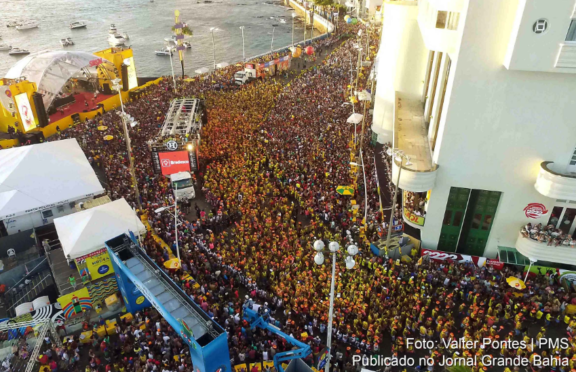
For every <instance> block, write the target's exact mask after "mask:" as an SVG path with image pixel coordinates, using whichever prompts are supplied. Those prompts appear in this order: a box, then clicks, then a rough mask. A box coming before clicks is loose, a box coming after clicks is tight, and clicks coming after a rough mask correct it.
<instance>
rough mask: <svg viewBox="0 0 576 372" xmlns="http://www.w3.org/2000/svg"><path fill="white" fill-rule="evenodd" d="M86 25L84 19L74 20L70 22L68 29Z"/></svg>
mask: <svg viewBox="0 0 576 372" xmlns="http://www.w3.org/2000/svg"><path fill="white" fill-rule="evenodd" d="M85 27H86V22H84V21H76V22H72V23H70V29H71V30H74V29H77V28H85Z"/></svg>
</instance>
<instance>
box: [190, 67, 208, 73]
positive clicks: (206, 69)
mask: <svg viewBox="0 0 576 372" xmlns="http://www.w3.org/2000/svg"><path fill="white" fill-rule="evenodd" d="M194 72H195V73H197V74H198V75H202V74H205V73H207V72H210V69H209V68H208V67H201V68H199V69H198V70H196V71H194Z"/></svg>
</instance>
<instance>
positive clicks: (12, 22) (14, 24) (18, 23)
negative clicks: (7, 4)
mask: <svg viewBox="0 0 576 372" xmlns="http://www.w3.org/2000/svg"><path fill="white" fill-rule="evenodd" d="M21 24H22V22H18V21H10V22H8V23H7V24H6V27H17V26H20V25H21Z"/></svg>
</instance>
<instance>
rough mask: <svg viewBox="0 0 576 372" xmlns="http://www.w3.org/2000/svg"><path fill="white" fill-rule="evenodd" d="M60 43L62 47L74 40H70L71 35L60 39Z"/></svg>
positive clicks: (71, 43) (72, 43)
mask: <svg viewBox="0 0 576 372" xmlns="http://www.w3.org/2000/svg"><path fill="white" fill-rule="evenodd" d="M60 44H62V46H63V47H67V46H70V45H74V42H73V41H72V38H71V37H67V38H65V39H60Z"/></svg>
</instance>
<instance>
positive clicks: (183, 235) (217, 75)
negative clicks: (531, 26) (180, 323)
mask: <svg viewBox="0 0 576 372" xmlns="http://www.w3.org/2000/svg"><path fill="white" fill-rule="evenodd" d="M360 29H362V30H363V33H362V35H363V36H362V37H360V38H359V37H358V36H357V35H358V30H360ZM378 32H379V31H378V30H377V29H375V28H372V29H367V27H366V26H364V25H363V24H358V25H345V26H342V27H341V32H340V33H338V34H333V35H330V36H329V37H327V38H325V39H322V40H320V41H317V42H315V43H314V44H312V45H313V46H314V47H315V48H316V54H315V59H316V60H315V61H314V60H312V59H311V60H309V61H308V64H306V63H302V64H301V66H302V67H303V69H302V70H299V71H294V70H291V71H290V73H287V74H285V76H284V79H280V78H278V79H276V78H266V79H258V80H256V81H254V82H252V83H250V84H247V85H243V86H241V87H238V86H236V85H234V84H233V83H232V82H231V79H232V76H233V74H234V72H235V71H236V70H237V69H238V67H235V66H231V67H228V68H226V69H222V70H220V71H216V72H214V73H212V74H211V75H209V76H207V77H197V78H195V79H193V80H192V79H177V85H176V89H174V87H173V82H172V80H171V79H169V78H165V79H164V80H162V81H160V82H159V83H158V84H152V85H150V86H148V87H146V88H142V89H141V90H140V92H139V94H138V98H136V99H133V100H131V101H130V102H128V103H127V104H126V105H125V110H126V112H127V113H128V114H129V115H131V116H133V117H134V118H135V119H136V120H137V121H138V123H139V124H138V125H137V126H136V127H134V128H131V129H130V137H131V142H132V151H133V153H132V154H133V157H134V164H135V173H136V179H137V182H138V188H139V192H140V197H141V200H140V203H141V205H142V210H140V211H139V214H141V215H145V216H147V218H148V220H149V222H150V225H151V227H152V230H151V231H149V232H148V234H147V236H146V237H144V239H143V245H144V248H145V249H146V252H147V253H148V255H149V256H150V257H151V258H153V259H155V260H156V262H157V263H158V265H159V266H160V267H164V266H163V263H164V262H165V261H167V260H168V259H169V258H170V257H171V255H174V254H175V252H171V251H169V249H171V250H175V246H176V244H175V235H176V234H175V231H174V228H175V227H174V218H173V216H170V215H168V214H160V213H155V210H156V209H158V208H160V207H164V206H169V205H172V204H173V203H174V199H173V192H172V190H171V188H170V184H169V182H168V180H167V179H166V178H165V177H163V176H161V175H157V174H154V170H153V166H152V158H151V154H150V151H149V149H148V146H147V143H148V142H149V141H150V140H152V139H153V138H154V137H155V136H156V135H157V133H158V130H159V128H160V127H161V125H162V123H163V121H164V119H165V117H164V115H165V114H166V112H167V111H168V108H169V105H170V101H171V100H172V99H174V98H178V97H198V98H202V99H203V100H205V107H206V110H207V115H206V117H207V122H206V123H205V125H204V127H203V129H202V141H201V147H200V151H199V157H200V170H199V171H198V172H197V173H196V174H195V182H196V187H197V191H200V190H201V191H202V193H201V194H202V195H203V196H202V195H199V196H198V197H199V198H202V197H204V198H205V201H206V203H207V205H209V207H202V206H198V204H202V203H194V201H192V204H194V206H193V207H192V208H190V209H191V211H190V213H184V211H182V210H181V211H180V214H181V216H180V217H181V218H182V220H184V223H183V224H181V225H180V226H178V227H177V228H178V234H177V235H178V243H179V244H178V245H179V247H180V254H181V259H182V265H181V268H180V269H177V270H169V274H170V276H171V277H173V278H174V281H175V282H177V283H179V284H181V286H182V288H183V290H184V291H185V292H186V294H188V295H189V296H190V298H192V300H193V301H195V302H196V303H197V304H198V305H199V306H200V307H201V308H202V309H203V310H204V311H205V312H206V313H207V314H208V315H209V316H211V317H213V319H214V320H216V321H217V322H218V323H219V324H221V325H222V326H223V327H224V328H225V329H226V331H227V332H228V342H229V347H230V358H231V364H232V366H235V365H242V364H245V368H246V370H248V368H249V367H247V366H248V364H247V363H251V362H261V361H267V360H273V357H274V355H275V354H277V353H279V352H283V351H287V350H290V349H291V348H292V345H290V344H289V343H287V342H286V340H284V339H283V338H281V337H278V336H276V335H273V334H271V333H269V332H264V331H261V330H258V329H256V330H252V329H250V327H249V326H248V324H247V323H246V322H245V321H243V319H242V306H243V304H245V303H246V302H248V303H251V304H252V303H257V304H260V305H262V306H263V309H265V310H267V311H269V312H270V315H271V321H272V322H273V323H275V324H276V325H278V326H279V328H281V329H282V330H283V331H284V332H285V333H287V334H290V335H292V336H293V337H295V338H298V339H301V340H303V341H304V342H306V343H309V344H310V345H311V348H312V353H311V354H310V355H308V356H306V357H305V358H304V361H306V362H307V363H308V364H309V365H314V366H316V365H317V362H318V357H320V356H321V355H322V353H323V350H324V348H325V346H326V333H327V332H328V324H327V323H328V313H329V292H330V281H331V265H330V263H331V262H329V261H330V259H327V260H326V261H327V262H326V264H324V265H316V264H315V262H314V259H313V257H314V255H315V253H316V252H315V251H314V249H313V248H312V246H313V244H314V242H315V241H317V240H322V241H323V242H325V244H326V246H328V243H329V242H336V243H338V245H339V247H340V249H341V250H342V252H344V250H346V249H347V247H349V246H350V245H355V246H357V247H358V249H359V254H358V255H357V256H355V257H354V260H355V263H356V265H355V267H354V268H353V269H351V270H348V269H346V266H345V264H344V258H343V257H338V259H337V261H336V283H335V286H336V287H335V293H336V294H337V295H336V296H335V299H334V320H333V325H332V326H333V328H332V332H333V337H332V342H333V348H332V355H333V357H332V360H331V369H332V370H333V371H355V370H358V369H357V368H358V364H355V365H353V364H352V362H353V357H354V356H363V355H385V356H387V357H392V358H400V357H402V356H406V355H408V356H411V355H416V356H428V357H429V358H430V359H428V360H430V361H433V362H432V363H431V364H432V365H423V364H418V363H417V365H414V366H411V367H409V368H416V367H418V368H421V369H428V370H434V371H438V370H443V368H444V367H443V366H441V365H440V362H441V360H442V357H443V356H449V357H452V358H454V359H459V358H466V357H474V356H476V357H477V359H476V361H475V363H474V364H473V365H472V366H471V369H472V370H473V371H479V370H486V369H489V368H492V366H491V365H490V360H491V359H490V358H484V356H485V355H491V356H493V357H494V359H497V358H503V357H507V358H512V357H515V356H524V357H526V358H530V360H531V362H532V363H533V370H543V371H548V370H550V367H543V368H540V367H538V366H535V362H534V361H535V360H537V359H538V358H541V357H550V358H566V361H567V362H566V363H568V366H567V367H563V369H562V371H569V370H571V369H573V368H576V362H575V361H576V341H573V339H572V337H571V336H572V333H573V332H574V330H576V328H575V326H576V320H575V318H573V317H571V316H570V315H568V310H569V308H570V307H569V305H576V297H574V295H573V293H572V291H571V288H570V287H569V286H563V285H561V284H560V282H559V281H558V276H557V275H556V273H555V272H547V273H542V275H537V276H534V275H533V276H531V277H529V278H528V280H527V283H526V286H527V288H526V289H524V290H518V289H515V288H513V287H511V286H510V285H509V284H508V280H509V279H510V278H511V277H519V278H523V276H522V275H523V274H522V273H521V272H520V273H519V272H517V270H516V268H514V267H508V266H506V267H504V268H503V269H501V270H497V269H495V268H494V267H492V266H484V267H477V266H475V265H474V263H473V262H454V261H450V260H448V261H442V262H440V261H434V260H431V259H428V258H426V257H425V258H423V259H420V257H418V255H417V250H413V252H412V254H411V255H410V256H407V257H403V258H402V260H400V259H399V260H392V259H387V257H376V256H375V255H373V253H372V252H371V250H370V243H371V242H374V241H375V240H377V239H378V237H379V234H378V232H379V230H381V229H384V228H385V226H384V225H383V222H384V221H386V220H387V219H386V216H385V215H383V214H382V213H381V208H380V207H381V205H380V203H381V202H380V198H379V195H378V192H377V189H378V187H377V186H378V185H377V181H376V177H375V169H374V167H375V161H374V158H375V156H384V155H382V154H380V153H378V152H376V151H375V147H374V146H373V145H371V144H370V139H371V132H370V130H369V128H370V126H371V124H372V123H371V117H370V115H369V114H368V113H367V114H366V115H367V117H366V118H365V120H366V121H365V123H364V125H362V126H358V132H357V133H354V127H353V126H351V125H350V124H347V123H346V120H347V118H348V117H349V116H350V115H351V113H352V108H351V105H350V104H348V103H349V102H351V100H350V97H351V96H353V95H354V94H353V92H354V91H362V90H364V89H370V85H371V83H372V82H371V81H369V80H368V77H369V73H370V69H369V68H368V67H364V68H362V69H361V70H360V71H358V74H357V75H356V74H353V76H352V77H351V69H354V68H356V66H354V64H355V61H357V60H358V54H357V53H358V48H356V47H355V44H360V45H366V35H367V34H370V40H369V44H368V45H369V47H368V48H367V50H364V52H363V53H364V54H363V59H366V60H368V61H373V59H374V57H375V55H376V52H377V47H378V43H379V38H378V37H377V36H376V35H377V34H378ZM292 63H296V62H295V61H293V62H292ZM298 63H299V64H300V63H301V61H300V62H298ZM356 80H357V81H356ZM216 87H217V88H218V89H215V88H216ZM352 102H353V103H352V104H353V105H355V106H354V109H355V112H363V109H364V107H363V102H362V101H360V102H358V101H357V100H355V99H353V100H352ZM99 126H105V127H107V128H108V129H107V131H106V132H102V131H100V130H99V129H98V127H99ZM362 128H364V132H362ZM104 135H111V136H112V137H113V138H112V139H111V140H104ZM64 138H76V139H77V140H78V142H79V143H80V145H81V147H82V148H83V150H84V151H85V153H86V155H87V157H88V158H89V160H90V162H91V163H92V164H93V165H94V167H95V168H96V169H97V170H99V172H100V173H101V174H102V175H104V177H105V183H106V189H107V193H108V194H109V196H110V197H111V199H113V200H115V199H118V198H126V200H127V201H128V202H129V203H130V204H131V205H132V206H134V207H135V208H137V207H138V203H137V200H136V193H135V190H134V187H133V185H132V180H131V176H130V171H129V163H130V162H129V159H128V155H127V151H126V146H125V142H124V135H123V126H122V123H121V118H120V116H119V115H118V114H117V112H108V113H105V114H104V115H102V116H99V117H97V118H95V119H93V120H87V121H86V122H84V123H82V124H79V125H76V126H74V127H71V128H68V129H66V130H64V131H62V132H61V133H59V134H58V135H56V136H54V137H52V138H50V139H49V140H59V139H64ZM360 151H361V152H362V155H360ZM386 161H387V162H388V164H389V162H390V159H389V157H388V158H387V160H386ZM351 162H353V163H356V164H361V163H363V167H356V170H353V169H352V168H351V165H350V163H351ZM386 173H388V174H389V173H390V172H389V171H387V172H386ZM364 179H365V180H366V181H364ZM388 179H389V177H388ZM380 181H382V185H383V187H382V189H383V190H382V192H390V191H391V190H392V188H393V187H392V186H391V184H390V183H388V180H380ZM365 183H366V184H365ZM338 186H353V187H354V189H355V193H354V195H353V196H344V195H339V194H338V193H336V188H337V187H338ZM197 193H198V194H200V192H197ZM408 202H409V203H412V208H413V209H414V210H415V211H417V210H418V211H419V210H421V213H422V215H424V213H425V210H424V206H425V202H426V196H425V195H416V194H409V200H408ZM206 203H203V204H202V205H206ZM385 207H389V206H385ZM190 216H193V218H191V217H190ZM398 218H401V217H400V216H398ZM153 233H154V234H157V236H159V237H160V238H161V239H162V240H163V241H164V242H166V244H167V245H168V247H169V249H167V248H166V247H165V246H163V245H162V244H161V242H159V241H158V240H156V239H154V236H153ZM166 270H167V269H166ZM191 278H193V280H190V279H191ZM135 317H136V319H135V322H136V321H138V320H141V321H142V322H144V324H145V325H146V327H145V329H144V330H140V329H139V328H136V327H134V326H133V325H132V324H131V323H130V322H126V323H121V324H119V325H118V330H117V332H118V334H119V336H117V337H116V336H115V337H112V339H110V338H109V337H104V338H99V337H98V336H94V340H93V341H92V342H91V343H89V344H86V345H84V346H83V344H81V343H80V342H79V340H76V339H73V340H72V342H70V343H69V344H67V345H66V347H65V348H64V349H58V348H57V347H54V352H52V353H51V355H50V356H49V359H46V360H45V362H46V363H45V364H47V365H49V366H50V369H51V370H52V371H55V370H56V369H55V368H52V367H53V366H54V363H52V364H51V362H52V360H54V361H58V363H59V367H60V368H65V369H68V370H86V371H100V370H106V371H120V372H124V371H127V372H129V371H166V372H170V371H177V370H178V371H189V370H191V369H190V363H191V362H190V359H189V357H187V356H186V352H187V346H186V345H185V343H183V341H182V340H181V339H180V338H179V337H177V335H175V333H174V331H173V330H172V329H171V328H170V327H169V325H168V324H167V323H166V322H165V321H164V320H163V319H161V317H159V315H158V314H157V313H156V312H155V311H154V310H153V309H151V310H148V311H146V312H142V313H138V314H135ZM565 330H568V334H566V331H565ZM545 337H553V338H558V337H567V338H569V341H568V346H569V347H564V348H563V347H559V346H558V347H551V346H548V345H546V344H534V347H532V346H530V345H531V344H530V343H528V346H527V347H526V348H517V347H516V348H512V347H510V348H509V347H502V346H496V347H493V346H494V345H496V343H494V344H493V343H484V340H486V339H489V340H492V341H498V340H499V341H503V340H519V341H520V340H523V341H527V340H531V339H532V338H534V339H543V338H545ZM459 338H463V339H464V340H466V341H478V343H476V344H475V343H472V346H466V347H464V346H463V345H462V344H457V345H449V344H448V343H449V340H456V339H459ZM412 339H414V340H432V341H434V342H433V343H432V344H431V346H430V345H428V346H427V347H420V348H419V347H416V346H415V345H414V343H413V342H411V340H412ZM537 345H540V346H537ZM86 353H88V359H87V360H88V363H87V365H84V364H82V361H84V360H86V357H85V355H86ZM76 355H77V356H76ZM535 355H537V356H538V357H536V356H535ZM562 360H564V359H562ZM56 367H57V368H58V366H56ZM373 368H374V369H384V366H381V367H373ZM405 368H406V367H405V366H401V367H393V368H392V369H393V370H398V371H401V370H404V369H405ZM506 368H507V370H508V371H511V370H514V369H515V368H514V367H512V366H510V367H506ZM387 370H389V368H388V369H387ZM502 370H504V368H502ZM553 370H555V371H556V370H558V369H553ZM250 372H253V371H250Z"/></svg>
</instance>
